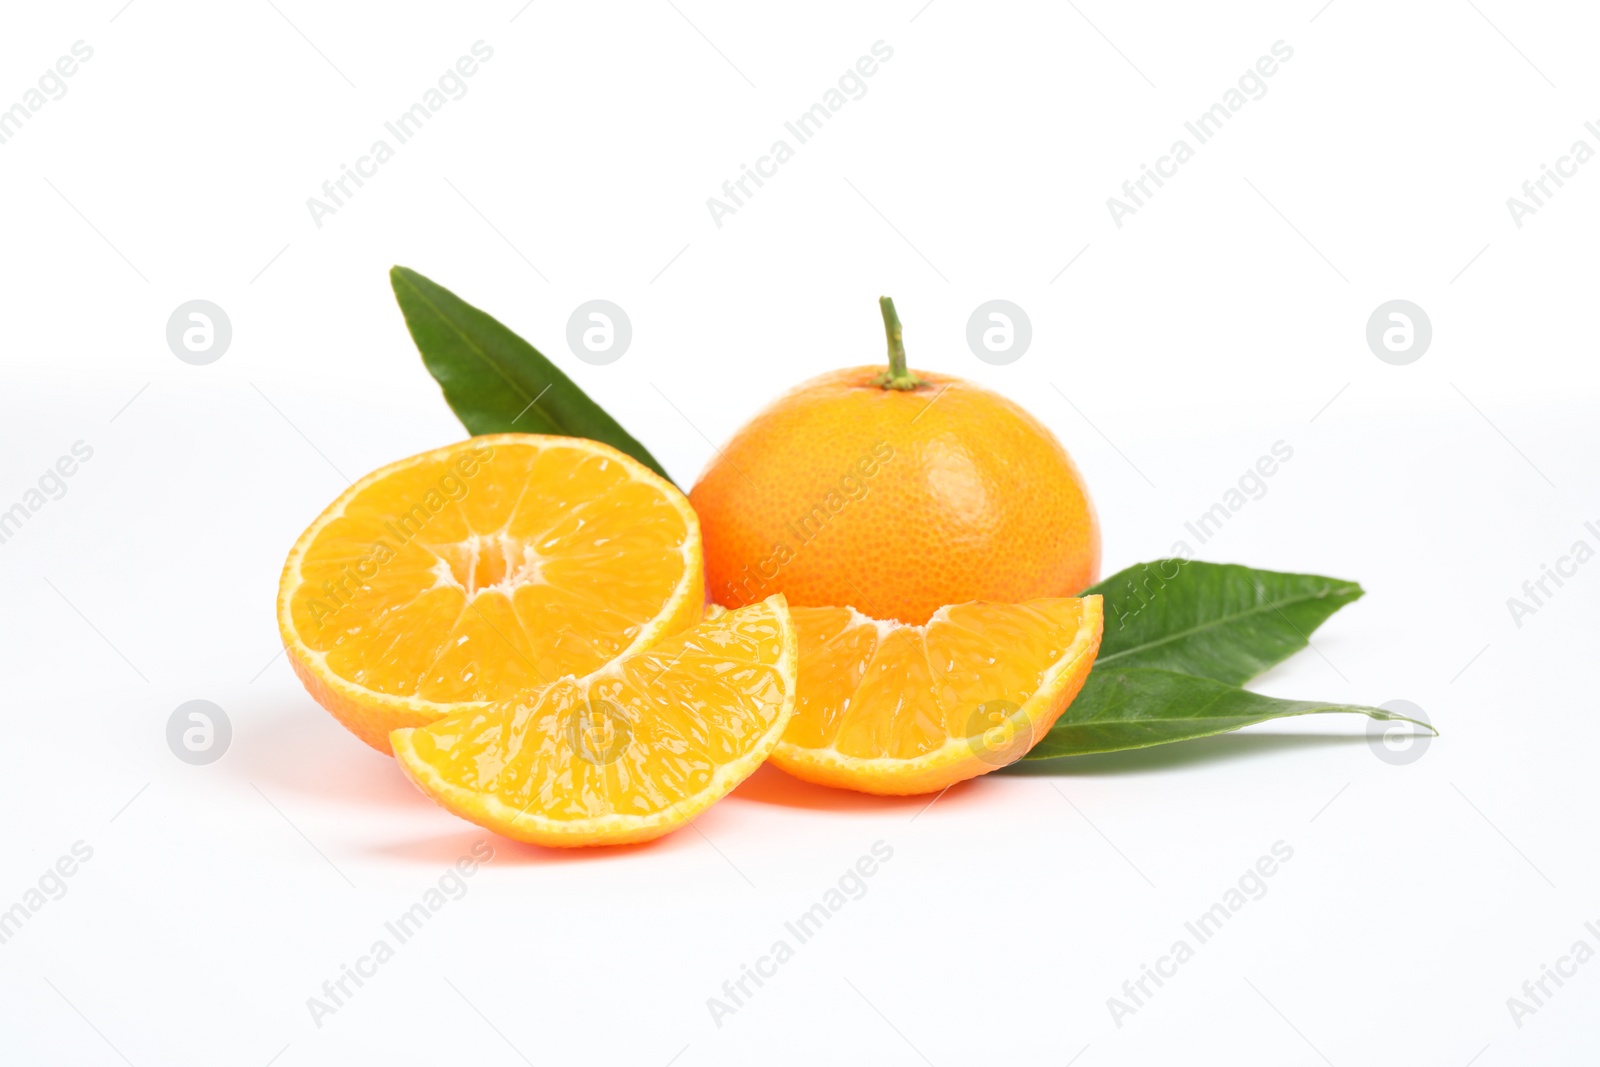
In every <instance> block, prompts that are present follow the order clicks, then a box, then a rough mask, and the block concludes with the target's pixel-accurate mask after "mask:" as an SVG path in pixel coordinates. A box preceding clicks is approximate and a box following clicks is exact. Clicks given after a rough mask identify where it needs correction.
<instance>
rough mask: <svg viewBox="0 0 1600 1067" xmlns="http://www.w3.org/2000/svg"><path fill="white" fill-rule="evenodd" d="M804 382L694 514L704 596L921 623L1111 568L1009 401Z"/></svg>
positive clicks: (1056, 590)
mask: <svg viewBox="0 0 1600 1067" xmlns="http://www.w3.org/2000/svg"><path fill="white" fill-rule="evenodd" d="M882 305H883V312H884V322H885V325H886V327H887V329H888V333H889V350H890V370H889V371H887V372H885V371H883V370H882V369H881V368H874V367H852V368H849V369H847V370H839V371H834V372H832V373H829V374H824V375H822V376H821V377H818V378H814V379H812V380H811V381H809V382H806V383H804V384H802V385H800V386H799V387H797V388H796V389H794V390H793V391H792V392H790V393H788V394H786V395H785V396H783V397H781V398H779V399H778V400H777V401H776V402H774V403H773V404H772V405H771V406H770V407H768V408H767V409H766V410H765V411H763V412H761V413H760V414H758V415H757V416H756V417H755V418H754V419H752V420H751V421H750V422H749V423H747V424H746V425H745V426H744V427H743V428H742V429H740V430H739V431H738V432H737V433H736V434H735V435H734V437H733V439H732V441H730V442H729V443H728V445H727V447H725V448H724V449H722V451H720V452H719V453H718V454H717V455H716V457H715V458H713V460H712V461H711V463H710V464H709V465H708V466H707V468H706V470H705V472H704V473H703V474H702V475H701V476H700V480H699V482H698V483H697V484H696V485H695V486H694V488H693V489H692V490H691V491H690V493H689V499H690V501H691V502H692V503H693V504H694V507H695V510H696V511H697V512H698V513H699V515H700V524H701V529H702V531H703V535H704V537H705V553H706V577H707V579H708V581H709V584H710V591H711V597H712V599H714V600H715V601H717V602H718V603H721V604H727V605H730V606H736V605H739V604H746V603H749V602H751V601H752V600H759V599H761V598H762V597H765V596H767V595H768V594H769V593H773V592H781V593H783V594H784V596H785V597H787V598H788V601H789V603H790V605H791V606H800V605H805V606H815V607H825V606H836V605H845V604H848V605H851V606H853V607H855V608H857V609H859V610H861V611H863V612H865V613H867V614H869V615H872V616H874V617H877V618H883V619H896V620H899V621H901V622H907V623H919V624H920V623H923V622H926V621H927V620H928V618H929V616H930V615H932V614H933V612H934V611H935V610H936V609H938V608H939V607H940V606H941V605H944V604H959V603H964V602H966V601H970V600H991V601H998V602H1003V603H1016V602H1020V601H1024V600H1033V599H1037V598H1040V597H1063V596H1073V595H1076V594H1077V593H1079V592H1082V591H1083V590H1084V589H1086V588H1087V587H1088V586H1090V585H1092V584H1093V583H1094V582H1095V580H1096V579H1097V578H1098V577H1099V571H1100V531H1099V525H1098V523H1097V521H1096V519H1095V513H1094V508H1093V505H1092V504H1091V503H1090V500H1089V494H1088V491H1087V490H1086V489H1085V487H1084V483H1083V479H1082V477H1081V476H1080V475H1079V474H1078V470H1077V468H1076V467H1075V466H1074V465H1073V463H1072V459H1071V458H1070V457H1069V456H1068V455H1067V453H1066V450H1065V449H1063V448H1062V447H1061V444H1060V443H1059V442H1058V441H1057V440H1056V439H1055V437H1054V436H1053V435H1052V434H1051V433H1050V431H1049V430H1047V429H1046V428H1045V427H1044V426H1043V425H1042V424H1041V423H1040V422H1038V421H1037V420H1036V419H1034V418H1033V416H1031V415H1029V414H1028V413H1027V412H1026V411H1023V410H1022V409H1021V408H1020V407H1018V406H1017V405H1016V404H1013V403H1012V402H1011V401H1009V400H1007V399H1005V398H1004V397H1002V396H999V395H997V394H995V393H992V392H989V391H988V390H986V389H982V388H980V387H978V386H976V385H972V384H970V383H968V382H964V381H961V380H960V379H958V378H951V377H947V376H945V375H940V374H929V373H926V372H923V371H908V370H906V369H905V350H904V347H903V345H902V344H901V343H900V326H899V321H898V320H897V319H896V318H895V315H894V307H893V304H892V303H891V302H890V301H889V299H888V298H887V297H885V298H884V299H883V301H882Z"/></svg>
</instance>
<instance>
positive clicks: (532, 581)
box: [278, 434, 705, 752]
mask: <svg viewBox="0 0 1600 1067" xmlns="http://www.w3.org/2000/svg"><path fill="white" fill-rule="evenodd" d="M703 575H704V570H703V564H702V562H701V551H700V526H699V521H698V519H697V518H696V517H695V514H694V511H693V509H691V508H690V507H689V502H688V500H687V499H685V498H684V496H683V494H682V493H680V492H679V491H678V490H677V489H676V488H675V487H674V486H673V485H671V483H669V482H667V481H666V480H665V479H663V478H661V477H660V476H658V475H656V474H655V473H654V472H652V471H650V470H649V469H647V468H646V467H644V466H643V465H642V464H640V463H639V462H637V461H636V460H634V459H632V458H631V457H629V456H626V455H623V454H622V453H621V452H618V451H617V450H616V449H614V448H612V447H610V446H609V445H604V444H601V443H599V442H597V441H589V440H584V439H581V438H576V437H550V436H540V435H534V434H495V435H490V436H485V437H474V438H471V439H469V440H466V441H461V442H458V443H457V444H453V445H449V446H447V447H445V448H440V449H436V450H434V451H432V452H425V453H423V454H421V455H419V456H413V457H411V458H410V459H405V460H401V461H400V462H398V463H393V464H390V465H389V466H387V467H384V468H382V469H380V470H377V471H374V472H373V473H371V474H369V475H367V476H366V477H365V478H362V479H361V480H360V481H358V482H356V483H355V484H354V485H352V486H351V487H350V488H349V489H347V490H346V491H345V492H343V493H341V494H340V495H339V498H338V499H337V500H335V501H334V502H333V503H332V504H331V505H329V507H328V508H327V510H326V511H324V512H323V513H322V515H321V516H319V517H318V518H317V520H316V521H315V522H313V523H312V524H311V526H310V527H309V528H307V530H306V531H305V533H304V534H302V535H301V537H300V540H299V541H298V542H297V543H296V544H295V546H294V549H293V550H292V551H291V552H290V553H289V559H288V562H287V563H286V564H285V566H284V569H283V578H282V581H281V583H280V585H279V590H278V626H279V629H280V631H281V632H282V635H283V642H284V647H285V648H286V649H287V650H288V652H289V662H290V664H291V665H292V666H293V667H294V670H295V673H296V674H298V675H299V676H300V679H301V681H303V682H304V683H305V686H306V688H307V689H308V690H310V691H311V694H312V696H313V697H315V698H316V700H317V702H318V703H320V704H321V705H322V706H323V707H325V708H327V709H328V710H329V711H331V712H332V713H333V714H334V715H335V716H336V717H338V719H339V720H340V721H341V722H343V723H344V724H345V725H346V726H348V727H349V728H350V729H351V730H352V731H353V732H354V733H355V734H356V735H357V736H358V737H360V738H361V739H362V740H364V741H366V742H367V743H368V744H370V745H372V746H373V747H374V748H377V749H379V750H381V751H384V752H387V751H389V732H390V731H391V730H393V729H395V728H397V727H401V726H420V725H423V724H425V723H428V722H432V721H433V720H434V719H437V718H439V717H440V716H441V715H446V714H449V713H451V712H453V711H456V710H459V709H461V708H463V707H479V706H483V705H485V704H487V703H489V702H491V701H495V700H502V699H505V698H507V697H510V696H513V695H515V694H517V693H519V692H522V691H523V690H525V689H528V688H530V687H532V686H536V685H543V684H547V683H549V682H553V681H554V680H556V679H557V678H560V677H562V676H563V675H568V674H572V675H583V674H588V673H589V672H591V671H593V670H594V669H595V668H597V667H599V666H601V665H602V664H604V663H606V662H608V661H610V660H612V659H615V658H616V657H617V656H619V655H623V654H625V653H629V652H636V651H639V650H641V649H644V648H647V647H649V646H650V645H651V644H652V643H654V642H655V641H656V640H658V639H660V638H661V637H662V636H665V635H666V634H669V633H673V632H675V631H677V630H680V629H683V628H684V627H686V626H688V625H690V624H692V623H694V622H697V621H698V620H699V618H700V615H701V612H702V605H703V603H704V600H705V595H704V576H703Z"/></svg>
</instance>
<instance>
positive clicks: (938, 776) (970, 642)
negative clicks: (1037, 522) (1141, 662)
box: [772, 596, 1102, 795]
mask: <svg viewBox="0 0 1600 1067" xmlns="http://www.w3.org/2000/svg"><path fill="white" fill-rule="evenodd" d="M789 610H790V612H791V613H792V614H793V616H794V624H795V630H796V631H797V632H798V633H799V635H800V672H799V688H798V691H797V695H796V702H795V713H794V718H793V719H792V720H790V723H789V727H788V729H787V730H786V731H785V732H784V735H783V740H782V741H780V742H779V743H778V746H777V747H776V748H775V749H773V752H772V762H773V763H774V764H776V765H777V766H779V767H781V768H782V769H783V770H785V771H788V772H789V773H790V774H792V775H794V776H795V777H797V778H803V779H805V780H806V781H808V782H816V783H818V784H821V785H831V786H837V787H840V788H844V789H856V790H859V791H861V792H863V793H881V794H888V795H904V794H911V793H932V792H937V791H938V790H941V789H944V788H945V787H947V786H950V785H953V784H954V783H956V782H959V781H962V780H964V779H967V778H973V777H976V776H977V775H980V774H987V773H988V772H989V771H992V770H995V769H997V768H999V767H1003V766H1005V765H1006V764H1008V763H1012V762H1014V761H1016V760H1018V759H1021V758H1022V756H1023V754H1024V753H1026V752H1027V751H1028V749H1030V748H1032V747H1033V745H1034V743H1035V742H1036V741H1037V740H1038V739H1039V738H1041V737H1043V736H1044V735H1045V733H1046V732H1047V731H1048V730H1049V729H1050V727H1051V726H1052V725H1054V724H1055V721H1056V719H1057V718H1058V717H1059V716H1060V715H1061V713H1062V711H1064V710H1066V707H1067V705H1068V704H1070V703H1072V698H1073V697H1075V696H1077V695H1078V690H1079V689H1081V688H1082V687H1083V682H1084V679H1085V678H1087V677H1088V676H1089V669H1090V668H1091V667H1092V666H1093V665H1094V658H1095V654H1096V653H1097V652H1099V650H1100V633H1101V626H1102V619H1101V602H1100V597H1098V596H1088V597H1082V598H1077V597H1059V598H1049V599H1043V600H1030V601H1026V602H1024V603H1021V604H995V603H987V602H983V601H976V602H973V603H969V604H958V605H954V606H947V607H942V608H940V609H939V610H938V611H936V612H934V613H933V617H932V618H930V619H929V620H928V622H927V623H926V624H925V625H923V626H910V625H907V624H905V623H900V622H892V621H880V620H877V619H871V618H868V617H867V616H865V615H862V614H861V613H860V612H858V611H856V610H855V609H854V608H847V607H846V608H799V607H797V608H791V609H789Z"/></svg>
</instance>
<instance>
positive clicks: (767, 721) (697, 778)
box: [392, 595, 799, 847]
mask: <svg viewBox="0 0 1600 1067" xmlns="http://www.w3.org/2000/svg"><path fill="white" fill-rule="evenodd" d="M798 656H799V650H798V647H797V643H796V638H795V632H794V627H793V624H792V623H791V621H790V617H789V612H788V609H787V607H786V606H785V604H784V601H783V597H782V596H781V595H774V596H771V597H769V598H767V599H766V600H764V601H761V602H760V603H756V604H752V605H750V606H749V607H745V608H740V609H738V610H737V611H728V612H713V613H711V614H710V615H709V617H707V618H706V619H705V621H703V622H702V623H700V624H699V625H698V626H696V627H694V628H693V629H690V630H686V631H683V632H680V633H678V634H675V635H673V636H671V637H667V638H665V639H663V640H662V641H661V642H659V643H658V644H656V645H655V646H654V647H652V648H651V649H649V650H648V651H645V652H636V653H633V654H632V655H627V656H623V657H621V658H620V659H617V660H614V661H613V662H611V663H609V664H607V665H606V666H604V667H602V668H600V669H599V670H597V671H595V672H594V673H592V674H590V675H588V676H587V677H584V678H563V679H561V680H559V681H557V682H555V683H553V684H551V685H548V686H545V687H543V688H541V689H538V690H534V691H532V692H529V693H527V694H524V695H522V696H520V697H518V698H516V699H513V700H507V701H503V702H500V703H498V704H494V705H491V706H489V707H484V708H473V709H469V710H465V711H460V712H457V713H455V714H453V715H450V716H447V717H445V718H442V719H440V720H438V721H437V722H434V723H432V724H431V725H428V726H424V727H418V728H415V729H401V730H396V731H395V732H394V734H393V735H392V736H393V745H394V753H395V756H396V758H397V759H398V760H399V762H400V766H401V768H402V769H403V770H404V771H405V773H406V775H407V776H408V777H409V778H410V779H411V780H412V781H413V782H415V783H416V785H417V787H418V788H420V789H421V790H422V791H423V792H424V793H426V794H427V795H428V796H430V797H432V798H433V799H434V800H435V801H436V802H438V803H439V804H440V805H441V806H443V807H444V808H446V809H448V810H450V811H452V812H454V813H455V814H457V815H459V816H461V817H462V818H464V819H467V820H469V821H471V822H475V823H477V824H478V825H479V826H483V827H486V828H488V829H490V830H493V831H495V832H496V833H499V834H504V835H505V836H507V837H511V838H515V839H516V840H518V841H527V842H531V843H534V844H539V845H557V846H564V847H571V846H581V845H620V844H628V843H630V842H636V841H648V840H650V839H651V838H654V837H659V836H661V835H662V834H665V833H668V832H670V831H672V830H675V829H677V828H678V827H680V826H682V825H683V824H684V823H686V822H688V821H689V820H690V819H693V818H694V817H695V816H696V815H698V814H700V812H702V811H704V810H705V809H706V808H708V807H710V806H711V804H713V803H714V802H715V801H717V800H718V799H720V798H721V797H722V796H723V795H724V794H726V793H727V792H728V790H730V789H732V788H733V787H734V786H736V785H738V784H739V783H740V782H742V781H743V780H744V779H745V778H747V777H748V776H749V775H750V773H751V772H752V771H754V770H755V769H756V768H757V767H758V766H760V765H761V762H762V761H763V760H765V759H766V758H767V755H768V753H770V752H771V751H772V748H773V746H774V745H776V744H777V743H778V738H779V737H780V736H782V734H783V730H784V727H786V726H787V725H788V723H789V718H790V715H791V714H792V713H793V710H794V701H795V667H796V663H797V660H798Z"/></svg>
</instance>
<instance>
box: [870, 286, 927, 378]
mask: <svg viewBox="0 0 1600 1067" xmlns="http://www.w3.org/2000/svg"><path fill="white" fill-rule="evenodd" d="M878 308H879V309H880V310H881V311H882V312H883V332H884V336H885V337H887V338H888V340H889V369H888V370H886V371H884V372H883V373H882V374H880V375H878V376H877V377H876V378H874V379H873V384H875V385H880V386H882V387H883V388H885V389H902V390H904V389H915V388H916V387H917V386H919V385H921V384H922V379H921V378H918V377H917V376H916V375H915V374H913V373H912V372H911V371H909V370H907V369H906V345H905V341H904V340H902V339H901V335H900V316H899V315H897V314H895V310H894V301H893V300H891V299H889V298H888V297H886V296H880V297H878Z"/></svg>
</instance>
